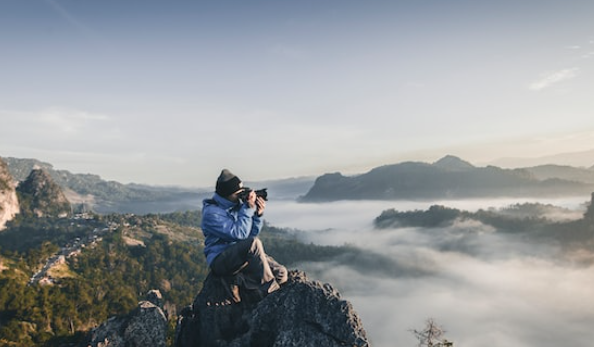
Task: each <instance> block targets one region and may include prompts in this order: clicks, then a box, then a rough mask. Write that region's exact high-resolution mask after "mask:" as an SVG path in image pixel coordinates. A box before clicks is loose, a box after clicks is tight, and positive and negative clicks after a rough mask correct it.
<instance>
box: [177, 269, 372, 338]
mask: <svg viewBox="0 0 594 347" xmlns="http://www.w3.org/2000/svg"><path fill="white" fill-rule="evenodd" d="M175 346H176V347H190V346H219V347H223V346H234V347H242V346H259V347H267V346H270V347H272V346H274V347H281V346H306V347H307V346H312V347H314V346H315V347H325V346H328V347H330V346H370V343H369V341H368V340H367V335H366V332H365V330H364V328H363V324H362V322H361V320H360V319H359V317H358V316H357V314H356V313H355V311H354V309H353V307H352V305H351V304H350V303H349V302H348V301H346V300H344V299H342V298H341V296H340V293H338V292H337V291H336V290H335V289H334V288H332V286H331V285H329V284H321V283H319V282H317V281H314V282H312V281H309V280H308V279H307V277H306V275H305V273H304V272H301V271H290V272H289V280H288V281H287V283H285V284H284V285H283V286H282V287H281V289H280V290H278V291H276V292H273V293H272V294H270V295H268V296H267V297H265V298H264V299H263V300H262V301H260V302H258V303H255V304H254V303H246V302H245V300H243V301H241V302H240V303H237V304H232V303H231V301H230V300H229V295H228V294H227V292H226V291H225V289H224V288H223V286H222V282H221V281H220V280H218V279H217V278H215V277H212V276H208V277H207V279H206V280H205V282H204V286H203V289H202V291H201V292H200V293H199V294H198V295H197V297H196V299H195V300H194V304H193V305H192V306H191V307H190V306H189V307H187V308H186V309H184V310H183V311H182V314H181V317H180V318H179V321H178V326H177V331H176V340H175Z"/></svg>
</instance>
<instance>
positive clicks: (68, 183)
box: [0, 157, 201, 214]
mask: <svg viewBox="0 0 594 347" xmlns="http://www.w3.org/2000/svg"><path fill="white" fill-rule="evenodd" d="M0 159H3V160H4V161H5V162H6V163H7V164H8V170H9V172H10V174H11V175H12V176H13V177H14V179H15V180H16V181H18V182H22V181H24V180H25V179H26V178H27V176H28V175H29V174H30V173H31V171H32V170H33V169H36V168H39V169H43V170H45V171H46V172H47V173H48V174H49V175H50V176H51V177H52V179H53V180H54V181H55V182H56V183H57V184H58V185H59V186H60V187H62V188H63V189H64V191H65V193H66V195H67V196H68V199H69V200H70V201H71V202H72V203H73V204H77V205H80V206H83V208H88V209H92V210H94V211H95V212H99V213H110V212H121V213H130V212H131V213H139V214H144V213H150V212H171V211H175V210H184V209H185V210H189V209H197V208H198V207H197V206H199V204H198V201H199V200H200V197H201V196H200V192H198V191H196V190H192V189H189V188H187V189H186V188H177V187H153V186H146V185H141V184H134V183H130V184H122V183H119V182H115V181H106V180H103V179H102V178H101V177H100V176H98V175H94V174H73V173H71V172H69V171H67V170H56V169H54V167H53V165H52V164H49V163H46V162H42V161H39V160H37V159H20V158H12V157H7V158H0ZM188 200H191V201H194V202H190V203H189V202H187V201H188Z"/></svg>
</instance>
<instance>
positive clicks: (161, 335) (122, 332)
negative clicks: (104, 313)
mask: <svg viewBox="0 0 594 347" xmlns="http://www.w3.org/2000/svg"><path fill="white" fill-rule="evenodd" d="M160 301H161V293H160V292H159V291H158V290H151V291H149V292H148V293H147V298H146V300H144V301H141V302H139V303H138V307H136V309H134V310H133V311H132V312H130V313H129V314H127V315H125V316H121V317H112V318H110V319H108V320H107V321H106V322H104V323H103V324H101V325H100V326H98V327H97V328H95V329H93V330H92V331H91V332H90V333H89V335H88V336H87V338H86V341H84V343H82V344H80V347H145V346H152V347H165V345H166V342H167V316H166V315H165V313H164V312H163V310H162V308H161V307H160Z"/></svg>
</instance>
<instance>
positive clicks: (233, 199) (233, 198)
mask: <svg viewBox="0 0 594 347" xmlns="http://www.w3.org/2000/svg"><path fill="white" fill-rule="evenodd" d="M241 192H243V188H241V189H240V190H238V191H236V192H235V193H233V194H231V195H229V197H228V198H227V199H229V201H231V202H238V201H239V194H241Z"/></svg>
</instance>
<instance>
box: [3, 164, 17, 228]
mask: <svg viewBox="0 0 594 347" xmlns="http://www.w3.org/2000/svg"><path fill="white" fill-rule="evenodd" d="M19 211H20V207H19V201H18V198H17V194H16V190H15V188H14V183H13V178H12V176H11V175H10V172H9V171H8V165H6V163H5V162H4V160H3V159H2V158H0V230H3V229H4V228H5V227H6V222H8V221H10V220H12V219H13V218H14V216H15V215H16V214H17V213H19Z"/></svg>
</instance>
